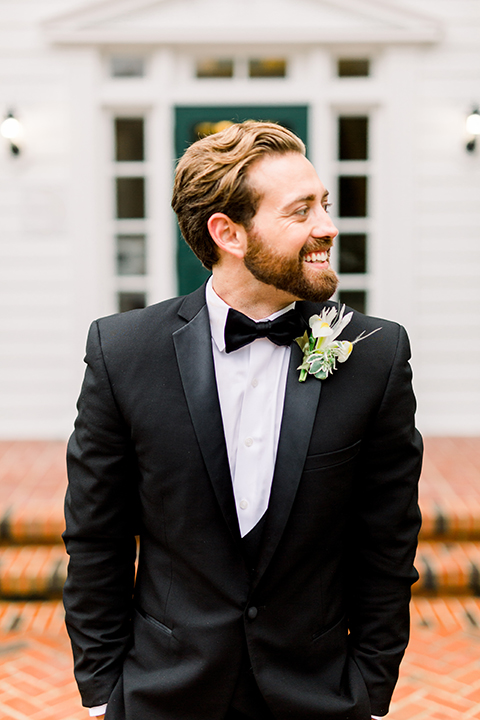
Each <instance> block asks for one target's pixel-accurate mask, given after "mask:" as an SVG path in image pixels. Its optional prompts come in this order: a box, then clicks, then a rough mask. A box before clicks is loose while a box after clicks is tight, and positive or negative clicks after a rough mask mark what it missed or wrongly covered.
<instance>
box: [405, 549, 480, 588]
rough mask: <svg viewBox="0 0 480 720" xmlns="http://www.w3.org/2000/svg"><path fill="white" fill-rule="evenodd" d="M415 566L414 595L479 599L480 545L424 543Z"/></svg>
mask: <svg viewBox="0 0 480 720" xmlns="http://www.w3.org/2000/svg"><path fill="white" fill-rule="evenodd" d="M415 565H416V568H417V570H418V572H419V574H420V580H419V581H418V582H417V583H416V584H415V585H414V586H413V588H412V590H413V593H414V594H415V595H427V596H428V595H475V596H477V597H479V596H480V542H427V541H422V542H420V543H419V545H418V551H417V557H416V560H415Z"/></svg>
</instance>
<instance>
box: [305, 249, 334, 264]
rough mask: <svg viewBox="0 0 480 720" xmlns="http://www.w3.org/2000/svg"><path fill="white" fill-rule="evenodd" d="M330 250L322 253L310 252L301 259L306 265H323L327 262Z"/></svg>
mask: <svg viewBox="0 0 480 720" xmlns="http://www.w3.org/2000/svg"><path fill="white" fill-rule="evenodd" d="M329 257H330V250H322V252H310V253H307V255H305V257H304V258H303V259H304V261H305V262H307V263H324V262H328V260H329Z"/></svg>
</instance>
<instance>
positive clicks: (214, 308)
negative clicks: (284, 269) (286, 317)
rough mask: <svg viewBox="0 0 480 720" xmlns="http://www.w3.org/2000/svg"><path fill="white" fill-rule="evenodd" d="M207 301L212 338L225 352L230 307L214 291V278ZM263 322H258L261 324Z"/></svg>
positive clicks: (286, 308)
mask: <svg viewBox="0 0 480 720" xmlns="http://www.w3.org/2000/svg"><path fill="white" fill-rule="evenodd" d="M205 299H206V301H207V309H208V315H209V317H210V330H211V333H212V338H213V340H214V342H215V345H216V346H217V348H218V349H219V351H220V352H223V351H224V350H225V323H226V322H227V315H228V311H229V310H230V305H227V303H226V302H225V301H224V300H222V298H221V297H219V296H218V295H217V293H216V292H215V290H214V289H213V277H210V278H209V280H208V282H207V287H206V291H205ZM294 307H295V303H294V302H293V303H290V305H287V307H284V308H282V309H281V310H278V311H277V312H274V313H272V315H269V316H268V317H266V318H261V320H274V319H275V318H277V317H279V316H280V315H283V314H284V313H286V312H288V311H289V310H291V309H292V308H294ZM261 320H258V321H256V322H261Z"/></svg>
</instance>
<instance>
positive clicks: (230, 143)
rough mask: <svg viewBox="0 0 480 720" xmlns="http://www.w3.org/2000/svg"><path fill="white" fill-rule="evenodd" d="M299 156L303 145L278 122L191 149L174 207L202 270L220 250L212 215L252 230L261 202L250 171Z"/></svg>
mask: <svg viewBox="0 0 480 720" xmlns="http://www.w3.org/2000/svg"><path fill="white" fill-rule="evenodd" d="M289 152H297V153H301V154H302V155H305V145H304V144H303V142H302V141H301V140H300V138H298V137H297V136H296V135H294V134H293V133H292V132H290V130H287V129H286V128H284V127H282V126H281V125H276V124H275V123H267V122H254V121H253V120H247V121H246V122H243V123H238V124H236V125H231V126H230V127H228V128H227V129H226V130H222V132H219V133H216V134H214V135H209V136H208V137H205V138H202V140H198V141H197V142H195V143H193V144H192V145H190V147H189V148H188V149H187V150H186V152H185V154H184V155H183V157H182V158H181V159H180V161H179V163H178V165H177V169H176V172H175V183H174V187H173V197H172V207H173V209H174V210H175V212H176V213H177V217H178V223H179V225H180V230H181V231H182V235H183V237H184V238H185V240H186V241H187V243H188V244H189V245H190V247H191V248H192V250H193V252H194V253H195V255H196V256H197V257H198V258H199V259H200V260H201V261H202V263H203V265H204V266H205V267H206V268H207V269H208V270H211V269H212V266H213V265H215V263H216V262H217V261H218V257H219V256H218V251H217V246H216V244H215V242H214V241H213V240H212V238H211V236H210V233H209V231H208V228H207V222H208V219H209V218H210V217H211V216H212V215H213V213H216V212H221V213H225V215H228V217H229V218H230V219H231V220H233V222H236V223H240V224H241V225H243V226H244V227H245V229H246V230H248V229H249V227H250V223H251V221H252V219H253V217H254V215H255V213H256V212H257V209H258V205H259V203H260V200H261V197H260V196H259V194H258V193H257V192H255V190H254V188H252V186H251V185H250V183H249V182H248V177H247V171H248V169H249V168H250V167H251V165H252V164H253V163H254V162H255V161H256V160H258V159H260V158H261V157H263V156H265V155H284V154H286V153H289Z"/></svg>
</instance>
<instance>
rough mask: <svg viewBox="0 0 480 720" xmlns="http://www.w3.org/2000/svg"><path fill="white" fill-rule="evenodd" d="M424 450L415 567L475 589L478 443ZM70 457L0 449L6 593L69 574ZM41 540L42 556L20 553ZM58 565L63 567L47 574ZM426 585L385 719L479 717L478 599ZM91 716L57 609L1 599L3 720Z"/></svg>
mask: <svg viewBox="0 0 480 720" xmlns="http://www.w3.org/2000/svg"><path fill="white" fill-rule="evenodd" d="M425 447H426V456H425V465H424V471H423V474H422V482H421V486H420V488H421V489H420V498H421V500H420V503H421V507H422V512H423V516H424V526H423V530H422V538H423V541H422V543H421V544H420V547H419V565H421V564H422V563H423V564H424V565H428V567H429V570H430V572H431V574H432V573H433V577H435V578H437V580H438V581H439V582H440V581H441V583H442V584H443V590H442V591H443V592H445V591H446V590H447V591H448V589H450V591H451V592H455V593H457V592H461V593H465V592H467V591H468V590H470V591H472V587H471V585H470V587H469V586H468V582H469V580H471V579H472V578H471V570H472V565H475V564H477V565H478V564H479V563H480V559H479V558H480V556H479V545H480V543H479V542H476V541H480V438H427V439H426V441H425ZM64 453H65V443H63V442H58V443H48V442H0V478H1V482H0V543H3V547H0V563H1V562H2V560H3V567H2V566H1V565H0V580H1V582H2V585H3V587H4V589H5V591H6V594H8V588H9V587H10V592H15V593H16V592H17V591H18V589H19V588H24V587H27V586H28V582H30V583H31V585H32V587H33V588H36V587H37V588H38V587H39V585H38V583H40V581H41V582H44V583H45V578H47V579H48V578H51V577H52V572H53V574H54V575H55V568H57V575H56V576H55V577H57V578H58V576H59V573H60V575H61V574H62V573H63V572H64V562H65V556H64V554H63V550H62V549H61V546H60V545H58V544H57V545H55V543H59V541H60V537H59V536H60V533H61V531H62V529H63V517H62V510H63V496H64V492H65V486H66V478H65V464H64ZM433 540H435V541H433ZM467 540H468V542H466V541H467ZM458 541H461V542H458ZM474 541H475V542H474ZM42 542H43V543H45V546H44V547H43V548H39V547H36V548H35V547H32V546H31V545H30V546H27V547H26V548H25V547H24V548H22V547H20V546H19V544H20V543H27V544H28V543H37V544H38V543H42ZM6 543H8V544H9V546H8V547H7V546H6ZM12 543H13V545H12ZM15 543H17V547H15ZM48 544H50V545H48ZM15 553H16V555H15V558H16V559H15V561H13V558H14V554H15ZM57 554H58V555H57ZM9 556H10V558H11V560H12V562H11V563H10V570H9V571H8V572H7V566H8V563H7V562H6V559H8V557H9ZM52 558H53V559H54V561H55V562H57V563H58V562H59V563H60V564H58V565H55V562H54V563H53V565H52V564H50V565H49V561H50V560H52ZM40 568H43V569H42V570H40ZM52 568H53V570H52ZM419 569H420V570H421V571H422V567H421V566H420V568H419ZM477 580H478V579H477ZM27 581H28V582H27ZM425 581H426V575H425V574H423V575H422V579H421V582H420V583H419V585H418V588H417V589H416V592H417V593H418V592H421V593H423V595H424V596H423V597H422V596H420V595H418V594H417V595H416V596H415V598H414V600H413V603H412V637H411V642H410V646H409V648H408V650H407V653H406V656H405V660H404V662H403V664H402V668H401V673H400V679H399V683H398V686H397V689H396V691H395V694H394V698H393V702H392V707H391V711H390V714H389V720H447V719H448V720H470V719H473V720H480V599H479V598H478V597H473V596H467V595H465V594H462V595H457V596H455V597H453V596H448V597H447V595H445V596H444V597H427V596H426V594H428V592H430V593H431V592H432V591H431V590H428V588H426V587H425ZM9 583H10V584H9ZM15 583H16V585H15ZM22 583H23V584H22ZM25 583H26V584H25ZM35 583H37V585H35ZM422 583H423V585H422ZM42 587H45V585H43V586H42ZM27 589H28V587H27ZM57 590H58V588H57ZM18 594H21V593H20V592H18ZM87 718H88V712H87V711H86V710H85V709H83V708H82V707H81V704H80V700H79V697H78V693H77V689H76V685H75V682H74V679H73V674H72V659H71V654H70V647H69V642H68V638H67V636H66V632H65V629H64V623H63V610H62V607H61V605H60V603H59V602H58V601H49V602H34V601H30V602H22V603H20V602H8V601H3V602H1V601H0V720H27V719H28V720H87Z"/></svg>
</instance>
